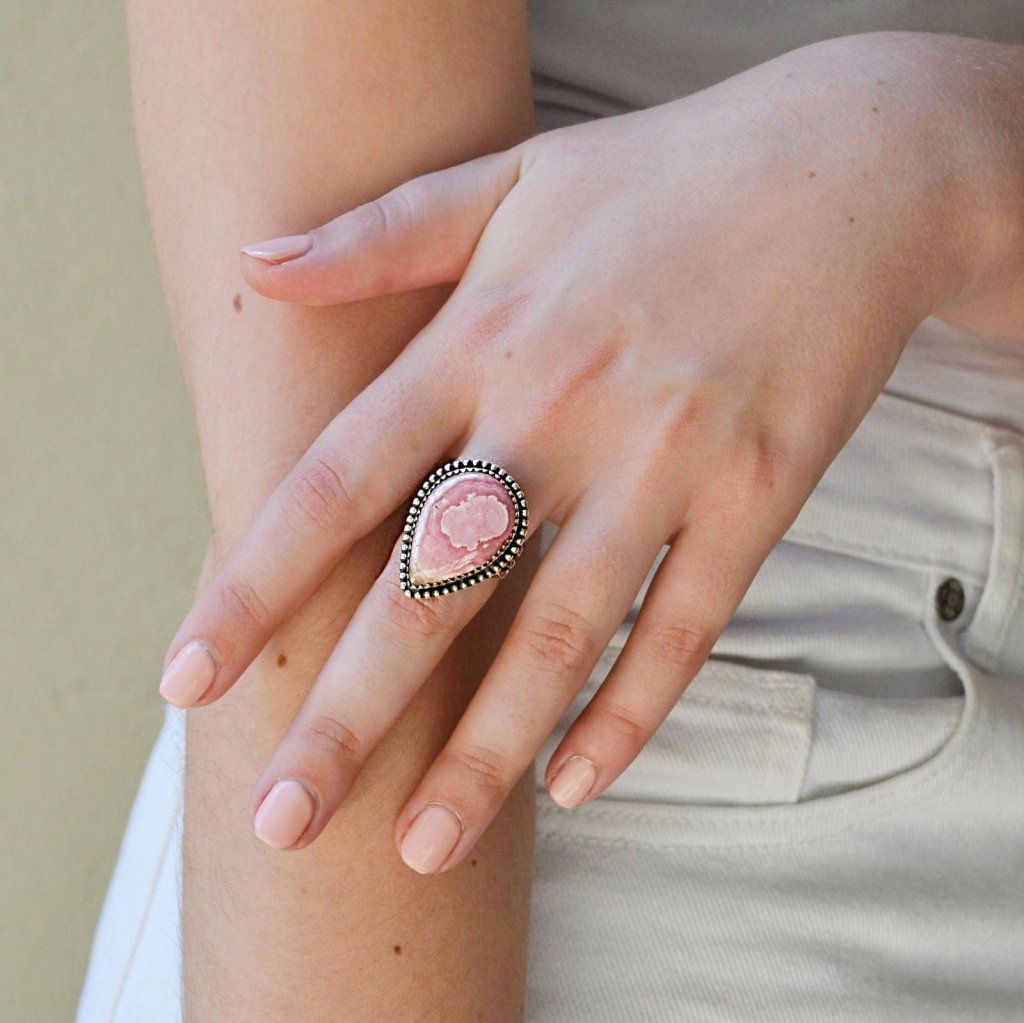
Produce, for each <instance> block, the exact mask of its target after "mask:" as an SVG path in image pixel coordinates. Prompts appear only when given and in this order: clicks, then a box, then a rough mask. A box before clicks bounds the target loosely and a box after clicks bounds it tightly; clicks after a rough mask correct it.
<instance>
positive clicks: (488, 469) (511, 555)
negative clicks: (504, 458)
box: [398, 458, 530, 598]
mask: <svg viewBox="0 0 1024 1023" xmlns="http://www.w3.org/2000/svg"><path fill="white" fill-rule="evenodd" d="M467 472H477V473H479V472H482V473H486V474H487V475H488V476H493V477H494V479H496V480H498V482H499V483H501V484H502V486H504V488H505V489H506V490H507V491H508V493H509V495H510V496H511V497H512V500H513V502H514V503H515V508H516V525H515V528H514V529H513V530H512V532H511V534H510V535H509V537H508V539H507V540H506V541H505V542H504V543H503V544H502V545H501V547H499V548H498V550H497V551H495V552H494V554H493V555H492V557H491V559H490V560H489V561H488V562H487V564H485V565H482V566H481V567H480V568H474V569H473V570H472V571H470V572H463V573H462V575H456V576H452V577H451V578H450V579H446V580H445V581H444V582H439V583H430V584H429V585H426V586H418V585H416V584H414V583H413V581H412V576H411V573H410V561H411V559H412V538H413V535H414V533H415V531H416V523H417V522H418V521H419V517H420V512H421V511H422V510H423V506H424V504H425V503H426V500H427V498H428V497H429V496H430V493H431V491H433V490H434V488H435V487H438V486H440V484H441V483H443V482H444V481H445V480H447V479H451V477H452V476H458V475H460V474H462V473H467ZM529 514H530V513H529V508H528V507H527V504H526V495H525V494H524V493H523V491H522V490H521V489H520V487H519V484H518V483H517V482H516V481H515V480H514V479H513V478H512V475H511V474H510V473H507V472H506V471H505V470H504V469H502V467H501V466H500V465H495V463H494V462H488V461H486V460H485V459H482V458H457V459H455V460H454V461H452V462H445V464H444V465H442V466H440V468H438V469H435V470H434V471H433V472H432V473H431V474H430V475H429V476H428V477H427V478H426V479H425V480H424V481H423V483H422V484H421V485H420V489H419V490H417V491H416V496H415V497H413V499H412V504H411V505H410V507H409V514H408V515H407V516H406V519H405V529H404V531H403V533H402V552H401V557H400V558H399V562H398V578H399V582H400V583H401V586H402V591H403V592H404V593H405V595H406V596H407V597H420V598H422V597H440V596H443V595H444V594H446V593H454V592H455V591H456V590H462V589H465V588H466V587H467V586H472V585H473V584H474V583H479V582H483V580H484V579H490V578H492V577H493V576H503V575H507V574H508V572H509V570H510V569H511V568H512V566H513V565H514V564H515V562H516V558H518V557H519V555H520V554H521V553H522V551H523V540H524V538H525V537H526V527H527V524H528V522H529Z"/></svg>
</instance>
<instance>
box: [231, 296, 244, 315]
mask: <svg viewBox="0 0 1024 1023" xmlns="http://www.w3.org/2000/svg"><path fill="white" fill-rule="evenodd" d="M231 302H232V304H233V305H234V307H235V312H236V313H240V312H241V311H242V296H241V295H235V297H234V298H233V299H232V300H231Z"/></svg>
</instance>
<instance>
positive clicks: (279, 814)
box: [253, 778, 316, 849]
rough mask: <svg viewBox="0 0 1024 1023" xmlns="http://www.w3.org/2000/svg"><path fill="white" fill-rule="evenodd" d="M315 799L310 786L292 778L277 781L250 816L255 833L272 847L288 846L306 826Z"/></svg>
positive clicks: (314, 808)
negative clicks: (254, 812)
mask: <svg viewBox="0 0 1024 1023" xmlns="http://www.w3.org/2000/svg"><path fill="white" fill-rule="evenodd" d="M315 812H316V801H315V800H314V799H313V796H312V795H311V794H310V791H309V789H307V788H306V786H305V785H303V784H302V783H301V782H298V781H295V780H294V779H292V778H285V779H284V780H282V781H279V782H278V783H277V784H276V785H275V786H274V787H273V788H272V789H271V790H270V791H269V792H268V793H267V796H266V798H265V799H264V800H263V802H262V803H261V804H260V808H259V809H258V810H257V811H256V816H255V817H254V818H253V828H254V830H255V832H256V837H257V838H258V839H259V840H260V841H261V842H266V844H267V845H269V846H271V847H272V848H274V849H287V848H288V846H290V845H291V844H292V843H294V842H295V840H296V839H297V838H298V837H299V835H301V834H302V832H303V831H305V830H306V828H308V827H309V822H310V821H311V820H312V819H313V814H314V813H315Z"/></svg>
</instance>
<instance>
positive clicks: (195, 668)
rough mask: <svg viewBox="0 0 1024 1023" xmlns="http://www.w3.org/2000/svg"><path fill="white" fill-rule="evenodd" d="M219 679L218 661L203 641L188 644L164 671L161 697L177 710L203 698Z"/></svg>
mask: <svg viewBox="0 0 1024 1023" xmlns="http://www.w3.org/2000/svg"><path fill="white" fill-rule="evenodd" d="M216 677H217V662H216V660H214V657H213V654H211V653H210V651H209V649H208V647H207V646H206V644H205V643H203V642H202V641H201V640H198V639H193V640H192V641H191V642H190V643H186V644H185V645H184V646H183V647H182V648H181V649H180V650H179V651H178V652H177V653H176V654H175V655H174V659H173V660H172V661H171V663H170V664H168V665H167V667H166V668H165V669H164V674H163V677H162V678H161V679H160V695H161V696H162V697H163V698H164V699H165V700H166V701H167V702H168V703H171V704H173V705H174V706H175V707H190V706H191V705H192V704H194V703H195V702H196V701H197V700H200V699H202V697H203V696H204V695H205V694H206V692H207V691H208V690H209V688H210V687H211V686H212V685H213V683H214V680H215V679H216Z"/></svg>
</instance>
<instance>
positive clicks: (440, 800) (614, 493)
mask: <svg viewBox="0 0 1024 1023" xmlns="http://www.w3.org/2000/svg"><path fill="white" fill-rule="evenodd" d="M623 489H625V492H627V493H634V491H633V490H631V489H630V488H629V487H626V488H622V487H621V486H620V487H612V486H609V487H607V488H605V490H604V492H603V493H599V492H590V493H588V495H587V496H586V497H585V498H584V500H582V501H581V502H580V503H579V505H578V506H577V508H576V510H575V511H574V512H573V513H572V514H571V516H570V517H569V518H568V520H567V521H566V522H565V524H564V525H562V527H561V528H560V529H559V531H558V534H557V535H556V537H555V540H554V542H553V543H552V545H551V548H550V549H549V551H548V552H547V554H546V555H545V557H544V559H543V561H542V562H541V563H540V567H539V569H538V571H537V574H536V576H535V577H534V579H533V581H532V583H531V586H530V588H529V590H528V591H527V593H526V596H525V598H524V600H523V603H522V605H521V606H520V608H519V610H518V612H517V614H516V617H515V619H514V620H513V623H512V626H511V628H510V630H509V633H508V636H507V638H506V640H505V643H504V645H503V646H502V648H501V650H500V651H499V653H498V656H497V658H496V659H495V661H494V663H493V665H492V666H491V668H490V670H489V671H488V673H487V675H486V676H485V677H484V680H483V682H482V683H481V685H480V687H479V689H478V690H477V692H476V693H475V694H474V696H473V699H472V700H471V702H470V704H469V707H468V709H467V710H466V712H465V714H464V715H463V716H462V718H461V720H460V721H459V723H458V725H457V726H456V728H455V730H454V731H453V733H452V735H451V736H450V738H449V740H448V742H447V744H446V745H445V747H444V749H443V750H442V751H441V753H440V754H439V755H438V757H437V759H436V760H435V761H434V763H433V764H432V765H431V767H430V770H429V771H428V772H427V774H426V776H425V777H424V778H423V780H422V781H421V783H420V784H419V786H418V787H417V788H416V790H415V792H414V793H413V795H412V796H411V797H410V799H409V801H408V802H407V804H406V806H405V807H404V809H403V810H402V812H401V813H400V814H399V816H398V820H397V822H396V826H395V837H396V841H397V843H398V845H399V850H400V854H401V856H402V858H403V859H404V860H405V862H406V863H407V864H408V865H409V866H411V867H412V868H413V869H415V870H417V871H419V872H420V873H432V872H440V871H444V870H449V869H451V868H452V867H453V866H455V865H456V864H458V863H459V862H461V860H462V859H463V858H464V857H465V856H466V855H467V854H468V853H469V851H470V850H471V849H472V848H473V846H474V845H475V844H476V842H477V841H478V839H479V838H480V836H481V835H482V834H483V832H484V831H485V830H486V828H487V826H488V825H489V824H490V822H491V820H492V819H493V818H494V816H495V815H496V814H497V812H498V811H499V809H500V808H501V807H502V805H503V804H504V803H505V801H506V799H507V798H508V795H509V793H510V792H511V791H512V789H513V788H514V787H515V785H516V783H517V782H518V780H519V778H520V777H521V776H522V774H523V771H524V770H526V769H527V768H528V767H529V766H530V765H531V764H532V763H533V761H534V758H535V757H536V755H537V752H538V750H539V749H540V748H541V746H542V745H543V743H544V741H545V739H546V738H547V737H548V736H549V735H550V734H551V731H552V729H553V728H554V727H555V725H556V724H557V723H558V721H559V719H560V718H561V716H562V714H563V713H564V712H565V709H566V708H567V707H568V706H569V704H570V703H571V702H572V699H573V697H574V696H575V695H576V693H577V692H578V691H579V690H580V689H581V687H582V686H583V685H584V684H585V683H586V681H587V679H588V678H589V677H590V674H591V672H592V671H593V669H594V666H595V665H596V664H597V662H598V660H599V658H600V656H601V654H602V653H603V651H604V650H605V649H606V647H607V646H608V643H609V641H610V640H611V638H612V636H613V635H614V633H615V630H616V629H617V628H618V627H619V625H620V624H621V623H622V621H623V619H624V617H625V615H626V613H627V612H628V610H629V608H630V605H631V604H632V602H633V600H634V599H635V597H636V594H637V592H638V591H639V589H640V586H641V584H642V583H643V581H644V579H645V577H646V575H647V572H648V571H649V569H650V567H651V564H652V563H653V561H654V557H655V555H656V554H657V552H658V550H659V549H660V547H661V545H662V543H663V540H664V536H665V535H666V534H667V532H668V528H669V527H668V524H667V522H661V521H659V519H660V518H661V517H662V515H661V514H660V512H662V511H667V509H666V508H665V503H664V502H662V505H661V507H660V508H659V514H658V515H656V516H650V515H649V516H647V517H646V518H645V517H644V516H643V515H640V514H638V511H637V509H638V506H639V507H643V502H642V501H637V502H634V501H623V500H622V499H621V493H622V491H623ZM421 811H422V813H421Z"/></svg>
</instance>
